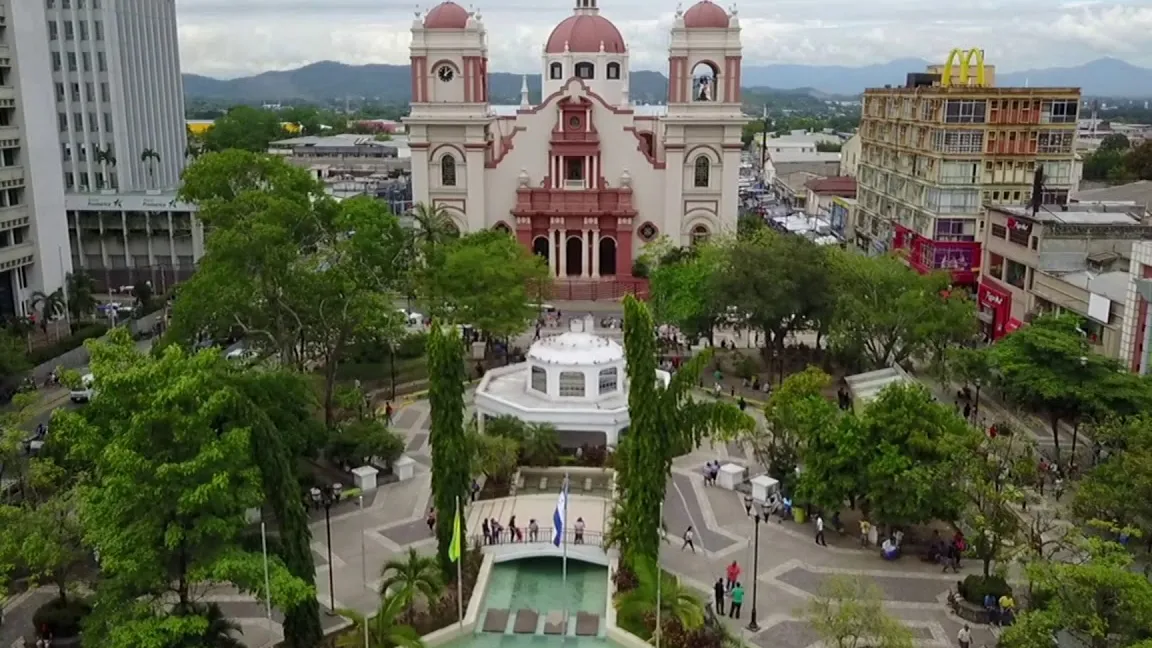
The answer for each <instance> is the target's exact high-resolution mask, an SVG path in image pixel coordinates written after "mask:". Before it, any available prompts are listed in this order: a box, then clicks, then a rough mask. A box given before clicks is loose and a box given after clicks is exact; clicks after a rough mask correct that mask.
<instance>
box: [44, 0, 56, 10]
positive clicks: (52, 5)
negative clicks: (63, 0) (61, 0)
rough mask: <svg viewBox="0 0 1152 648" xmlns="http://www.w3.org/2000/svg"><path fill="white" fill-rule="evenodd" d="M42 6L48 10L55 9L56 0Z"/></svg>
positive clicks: (48, 1)
mask: <svg viewBox="0 0 1152 648" xmlns="http://www.w3.org/2000/svg"><path fill="white" fill-rule="evenodd" d="M44 6H45V7H47V8H48V9H55V8H56V0H47V2H45V3H44Z"/></svg>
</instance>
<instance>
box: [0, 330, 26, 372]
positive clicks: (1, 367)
mask: <svg viewBox="0 0 1152 648" xmlns="http://www.w3.org/2000/svg"><path fill="white" fill-rule="evenodd" d="M25 351H27V344H26V342H25V341H24V340H22V339H20V338H19V337H17V336H16V334H15V333H13V332H12V331H11V330H9V329H3V330H0V376H3V378H5V379H7V380H8V381H12V380H13V379H16V378H19V377H20V376H21V375H23V374H24V372H25V371H28V370H29V369H31V368H32V364H31V363H29V362H28V356H27V355H25Z"/></svg>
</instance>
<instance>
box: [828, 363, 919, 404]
mask: <svg viewBox="0 0 1152 648" xmlns="http://www.w3.org/2000/svg"><path fill="white" fill-rule="evenodd" d="M844 382H846V383H848V393H849V395H850V396H852V401H853V403H854V404H856V405H865V404H867V403H869V402H871V401H873V400H875V399H876V397H877V396H879V395H880V392H882V391H884V388H885V387H887V386H889V385H895V384H899V383H910V382H912V378H911V377H910V376H909V375H908V374H907V373H905V372H904V370H903V369H901V368H900V367H898V366H892V367H888V368H886V369H877V370H876V371H869V372H867V373H862V374H856V375H855V376H848V377H847V378H845V379H844Z"/></svg>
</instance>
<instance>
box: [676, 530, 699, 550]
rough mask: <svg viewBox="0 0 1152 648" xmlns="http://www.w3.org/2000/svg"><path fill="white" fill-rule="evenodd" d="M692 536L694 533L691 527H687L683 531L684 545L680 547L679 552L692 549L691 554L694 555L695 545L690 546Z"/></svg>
mask: <svg viewBox="0 0 1152 648" xmlns="http://www.w3.org/2000/svg"><path fill="white" fill-rule="evenodd" d="M693 535H695V532H693V531H692V525H688V528H687V529H685V530H684V544H682V545H680V551H684V549H686V548H688V547H692V553H696V545H694V544H692V537H693Z"/></svg>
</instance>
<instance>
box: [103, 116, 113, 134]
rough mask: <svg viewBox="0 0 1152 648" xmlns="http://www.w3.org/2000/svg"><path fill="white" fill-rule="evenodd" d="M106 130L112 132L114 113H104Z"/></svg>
mask: <svg viewBox="0 0 1152 648" xmlns="http://www.w3.org/2000/svg"><path fill="white" fill-rule="evenodd" d="M104 130H105V131H107V132H109V133H111V132H112V113H104Z"/></svg>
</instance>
